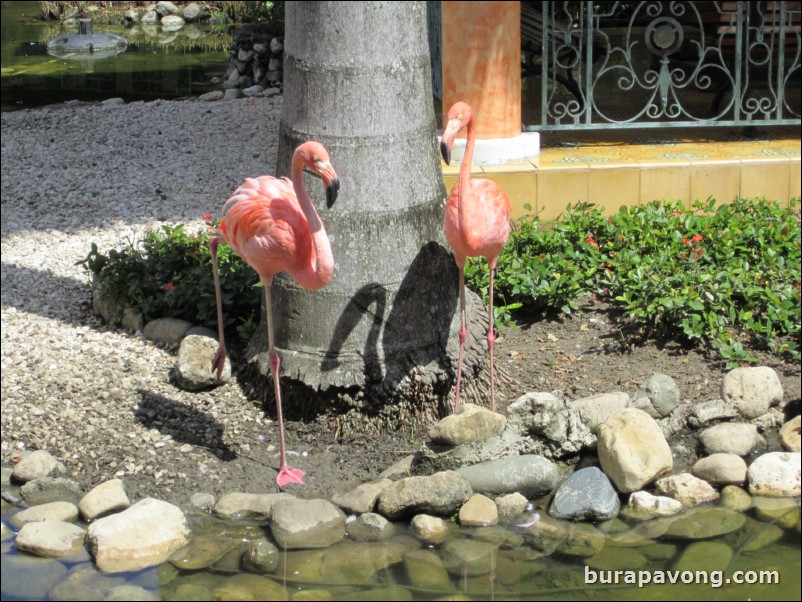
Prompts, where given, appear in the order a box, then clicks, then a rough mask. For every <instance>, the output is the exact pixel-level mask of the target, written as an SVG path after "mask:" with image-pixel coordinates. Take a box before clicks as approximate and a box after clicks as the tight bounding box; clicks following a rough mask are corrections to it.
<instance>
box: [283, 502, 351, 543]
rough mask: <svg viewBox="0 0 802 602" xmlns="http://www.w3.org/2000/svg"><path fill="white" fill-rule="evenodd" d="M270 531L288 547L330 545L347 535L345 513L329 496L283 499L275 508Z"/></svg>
mask: <svg viewBox="0 0 802 602" xmlns="http://www.w3.org/2000/svg"><path fill="white" fill-rule="evenodd" d="M270 532H271V533H272V534H273V538H274V539H275V540H276V543H277V544H278V546H279V548H281V549H284V550H295V549H298V548H326V547H328V546H330V545H332V544H334V543H337V542H338V541H340V540H341V539H342V538H343V537H345V515H344V514H343V512H342V510H340V509H339V508H338V507H337V506H335V505H334V504H332V503H331V502H330V501H328V500H319V499H318V500H299V499H285V500H280V501H278V502H276V504H275V505H274V506H273V511H272V512H271V519H270Z"/></svg>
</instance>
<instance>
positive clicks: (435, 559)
mask: <svg viewBox="0 0 802 602" xmlns="http://www.w3.org/2000/svg"><path fill="white" fill-rule="evenodd" d="M404 569H405V570H406V574H407V577H408V578H409V582H410V583H411V584H412V585H413V586H414V587H417V588H419V589H421V590H423V591H434V592H453V591H456V588H455V587H454V583H453V582H452V581H451V577H450V576H449V574H448V571H447V570H446V568H445V567H444V566H443V561H442V559H441V558H440V556H439V555H438V554H437V553H436V552H435V551H433V550H412V551H411V552H407V553H406V554H405V555H404Z"/></svg>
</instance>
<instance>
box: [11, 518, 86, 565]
mask: <svg viewBox="0 0 802 602" xmlns="http://www.w3.org/2000/svg"><path fill="white" fill-rule="evenodd" d="M85 537H86V531H85V530H84V529H82V528H81V527H79V526H77V525H73V524H72V523H68V522H64V521H61V520H46V521H37V522H34V523H28V524H26V525H23V527H22V528H21V529H20V531H19V533H17V539H16V545H17V548H18V549H20V550H22V551H23V552H28V553H29V554H35V555H36V556H42V557H44V558H65V557H70V556H76V555H78V554H80V553H81V552H83V551H84V538H85Z"/></svg>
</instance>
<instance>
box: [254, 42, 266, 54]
mask: <svg viewBox="0 0 802 602" xmlns="http://www.w3.org/2000/svg"><path fill="white" fill-rule="evenodd" d="M268 49H269V46H266V45H265V44H262V43H261V42H256V43H255V44H254V45H253V51H254V52H255V53H256V54H267V51H268Z"/></svg>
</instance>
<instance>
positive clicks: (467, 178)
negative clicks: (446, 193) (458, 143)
mask: <svg viewBox="0 0 802 602" xmlns="http://www.w3.org/2000/svg"><path fill="white" fill-rule="evenodd" d="M467 128H468V139H467V141H466V143H465V153H464V154H463V155H462V165H460V168H459V223H460V229H461V230H462V228H463V222H464V216H465V203H463V199H464V198H465V196H466V195H467V194H468V191H469V190H470V186H471V161H473V145H474V142H475V141H476V129H475V128H474V125H473V119H470V120H469V121H468V123H467Z"/></svg>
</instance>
